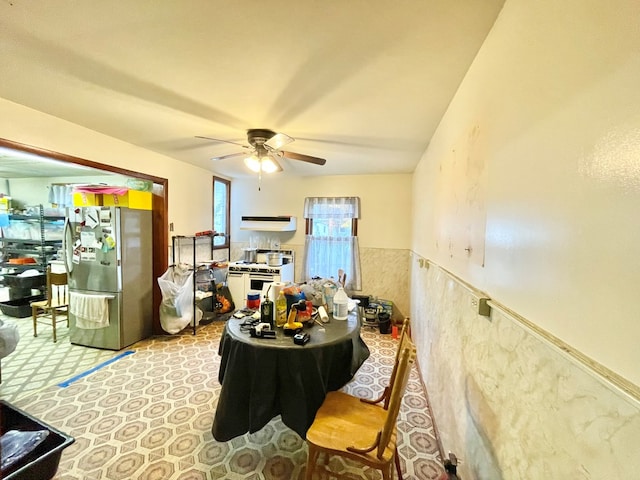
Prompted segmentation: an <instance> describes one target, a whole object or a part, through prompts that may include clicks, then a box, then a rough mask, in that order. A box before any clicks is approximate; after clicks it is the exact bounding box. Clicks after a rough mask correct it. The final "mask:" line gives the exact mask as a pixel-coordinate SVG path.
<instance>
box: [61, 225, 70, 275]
mask: <svg viewBox="0 0 640 480" xmlns="http://www.w3.org/2000/svg"><path fill="white" fill-rule="evenodd" d="M62 251H63V252H64V265H65V268H66V269H67V273H71V272H72V271H73V236H72V233H71V222H70V221H69V216H68V215H67V218H65V220H64V235H63V236H62Z"/></svg>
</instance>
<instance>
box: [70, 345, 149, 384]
mask: <svg viewBox="0 0 640 480" xmlns="http://www.w3.org/2000/svg"><path fill="white" fill-rule="evenodd" d="M133 353H136V352H135V350H127V351H126V352H122V353H121V354H120V355H117V356H115V357H113V358H111V359H109V360H107V361H106V362H102V363H101V364H99V365H96V366H95V367H93V368H90V369H89V370H87V371H86V372H82V373H81V374H80V375H76V376H75V377H71V378H70V379H69V380H66V381H64V382H62V383H59V384H58V386H59V387H62V388H67V387H68V386H69V385H71V384H72V383H73V382H77V381H78V380H80V379H81V378H84V377H86V376H87V375H90V374H92V373H93V372H97V371H98V370H100V369H101V368H103V367H106V366H107V365H110V364H112V363H113V362H116V361H118V360H120V359H121V358H124V357H126V356H127V355H131V354H133Z"/></svg>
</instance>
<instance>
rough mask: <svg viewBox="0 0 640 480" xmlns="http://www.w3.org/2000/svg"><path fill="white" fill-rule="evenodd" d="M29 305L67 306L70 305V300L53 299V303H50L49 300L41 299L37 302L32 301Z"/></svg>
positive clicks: (46, 306)
mask: <svg viewBox="0 0 640 480" xmlns="http://www.w3.org/2000/svg"><path fill="white" fill-rule="evenodd" d="M29 305H31V306H32V307H37V308H65V307H66V306H67V305H68V302H67V301H66V299H64V300H63V301H57V300H55V299H52V300H51V303H49V302H48V300H39V301H37V302H31V303H30V304H29Z"/></svg>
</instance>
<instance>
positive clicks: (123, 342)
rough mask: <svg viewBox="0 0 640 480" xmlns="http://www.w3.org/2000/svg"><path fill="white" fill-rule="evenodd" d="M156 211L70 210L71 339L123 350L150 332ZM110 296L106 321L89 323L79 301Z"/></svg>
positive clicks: (67, 234)
mask: <svg viewBox="0 0 640 480" xmlns="http://www.w3.org/2000/svg"><path fill="white" fill-rule="evenodd" d="M151 213H152V212H151V211H149V210H136V209H129V208H121V207H79V208H69V209H68V210H67V224H66V229H65V236H64V239H65V241H64V251H65V266H66V269H67V274H68V282H69V295H70V297H71V298H70V306H69V337H70V341H71V343H73V344H76V345H85V346H89V347H97V348H104V349H109V350H121V349H123V348H125V347H128V346H129V345H131V344H133V343H135V342H137V341H139V340H142V339H144V338H147V337H149V336H150V335H151V332H152V309H153V303H152V288H153V273H152V268H153V267H152V261H153V259H152V236H151ZM74 296H75V298H74ZM105 298H106V308H107V309H108V312H104V311H103V313H104V320H105V322H103V323H99V324H96V325H91V324H89V323H88V322H87V321H86V318H84V317H83V316H81V314H84V311H82V312H81V311H80V310H78V308H79V307H78V306H77V305H78V299H81V300H82V301H85V300H87V301H89V302H90V301H92V300H96V301H97V300H100V299H105ZM74 306H75V307H74ZM74 308H75V309H76V311H75V312H74ZM107 316H108V321H107ZM102 325H105V326H102Z"/></svg>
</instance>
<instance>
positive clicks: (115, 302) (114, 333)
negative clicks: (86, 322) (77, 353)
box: [69, 290, 133, 350]
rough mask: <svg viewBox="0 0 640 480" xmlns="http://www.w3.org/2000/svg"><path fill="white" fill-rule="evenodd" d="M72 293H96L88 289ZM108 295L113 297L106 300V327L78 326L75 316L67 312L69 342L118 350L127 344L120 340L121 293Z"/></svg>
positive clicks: (71, 292) (72, 291)
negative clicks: (107, 319) (107, 322)
mask: <svg viewBox="0 0 640 480" xmlns="http://www.w3.org/2000/svg"><path fill="white" fill-rule="evenodd" d="M74 293H82V294H85V295H91V294H96V292H88V291H76V290H71V291H70V295H73V294H74ZM101 295H102V294H101ZM104 295H106V294H104ZM109 295H113V298H111V299H109V300H108V303H109V326H108V327H104V328H92V329H84V328H79V327H78V326H77V321H76V316H75V315H74V314H73V313H71V312H69V341H70V342H71V343H73V344H75V345H84V346H87V347H98V348H105V349H107V350H120V349H122V348H124V347H126V346H127V345H124V342H123V341H122V328H121V327H122V326H121V322H120V309H121V302H122V294H121V293H113V294H109ZM132 343H133V342H132Z"/></svg>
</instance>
